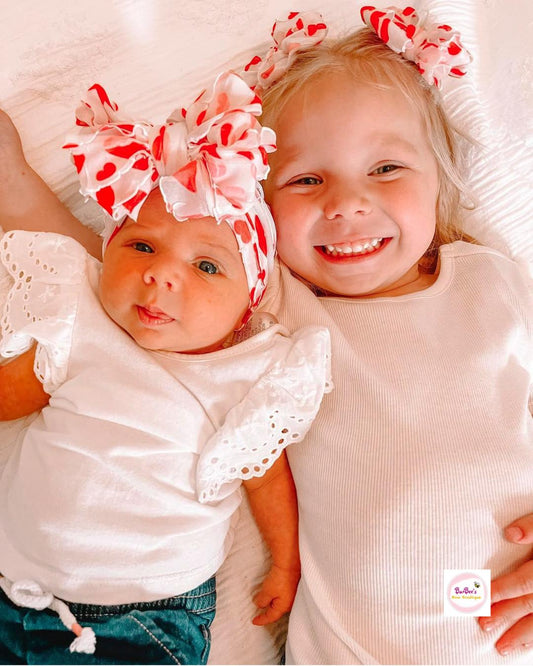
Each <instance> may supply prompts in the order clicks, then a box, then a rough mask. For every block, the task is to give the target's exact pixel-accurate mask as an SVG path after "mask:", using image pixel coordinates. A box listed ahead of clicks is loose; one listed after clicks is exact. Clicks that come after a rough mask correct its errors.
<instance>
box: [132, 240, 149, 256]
mask: <svg viewBox="0 0 533 666" xmlns="http://www.w3.org/2000/svg"><path fill="white" fill-rule="evenodd" d="M132 248H133V249H134V250H137V252H146V253H148V254H151V253H152V252H153V251H154V250H153V248H151V247H150V246H149V245H148V244H147V243H142V242H137V243H132Z"/></svg>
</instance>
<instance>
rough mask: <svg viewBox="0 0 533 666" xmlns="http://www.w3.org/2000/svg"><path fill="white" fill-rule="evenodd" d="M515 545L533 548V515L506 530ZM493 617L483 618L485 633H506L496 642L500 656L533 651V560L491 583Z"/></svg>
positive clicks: (521, 519)
mask: <svg viewBox="0 0 533 666" xmlns="http://www.w3.org/2000/svg"><path fill="white" fill-rule="evenodd" d="M505 536H506V538H507V539H508V540H509V541H513V542H514V543H531V544H533V514H529V515H527V516H523V517H522V518H519V519H518V520H515V521H514V522H513V523H511V524H510V525H508V526H507V527H506V528H505ZM491 599H492V607H491V617H480V618H479V624H480V626H481V628H482V629H483V630H484V631H503V630H504V629H506V631H505V632H504V633H503V634H502V635H501V636H500V637H499V638H498V640H497V641H496V649H497V650H498V652H499V653H500V654H508V653H510V652H512V651H513V650H524V649H533V559H531V560H528V561H527V562H525V563H524V564H522V565H521V566H519V567H518V568H517V569H515V571H513V572H511V573H510V574H506V575H504V576H499V577H498V578H495V579H494V580H493V581H492V583H491Z"/></svg>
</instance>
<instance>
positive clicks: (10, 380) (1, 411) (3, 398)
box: [0, 347, 50, 421]
mask: <svg viewBox="0 0 533 666" xmlns="http://www.w3.org/2000/svg"><path fill="white" fill-rule="evenodd" d="M34 361H35V347H33V348H32V349H29V350H28V351H27V352H24V353H23V354H21V355H20V356H17V357H16V358H14V359H13V360H12V361H9V362H8V363H6V364H4V365H0V421H11V420H13V419H19V418H21V417H22V416H28V415H29V414H31V413H33V412H34V411H36V410H37V409H42V408H43V407H44V406H45V405H47V404H48V401H49V400H50V396H49V395H48V393H46V392H45V390H44V389H43V385H42V384H41V382H40V381H39V380H38V379H37V377H36V376H35V373H34V371H33V364H34Z"/></svg>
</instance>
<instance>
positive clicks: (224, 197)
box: [63, 72, 276, 323]
mask: <svg viewBox="0 0 533 666" xmlns="http://www.w3.org/2000/svg"><path fill="white" fill-rule="evenodd" d="M260 114H261V102H260V100H259V98H258V97H257V95H256V94H255V93H254V92H253V91H252V90H250V88H249V87H248V86H247V85H246V83H245V82H244V81H243V80H242V79H241V78H240V77H239V76H237V75H236V74H234V73H232V72H225V73H223V74H220V75H219V76H218V77H217V78H216V80H215V82H214V84H213V85H212V87H211V88H210V89H208V90H204V91H203V92H202V94H201V95H200V96H199V97H197V98H196V100H195V101H194V102H193V103H192V104H191V106H189V107H188V108H187V109H179V110H178V111H175V112H173V113H172V114H171V116H170V117H169V119H168V120H167V121H166V122H165V123H163V124H162V125H153V124H152V123H149V122H146V121H138V120H131V119H130V118H128V117H127V116H126V115H124V114H123V113H120V112H119V108H118V105H117V104H116V103H114V102H112V101H110V99H109V97H108V95H107V93H106V91H105V90H104V89H103V88H102V86H100V85H98V84H95V85H93V86H92V87H91V88H89V90H88V91H87V95H86V99H85V100H83V103H82V105H81V106H80V107H79V108H78V109H77V110H76V125H77V126H78V129H77V131H76V132H75V133H74V134H72V135H71V136H70V137H69V138H68V140H67V143H65V145H64V146H63V148H66V149H67V150H69V151H70V153H71V155H72V159H73V162H74V165H75V167H76V170H77V172H78V177H79V179H80V183H81V187H80V192H81V193H82V194H83V195H85V196H86V197H91V198H93V199H94V200H95V201H97V202H98V204H100V206H101V207H102V208H103V209H104V210H105V211H106V212H107V213H108V214H109V216H110V219H109V220H108V221H107V223H106V225H105V230H104V244H106V243H107V242H108V241H109V239H110V238H111V236H112V234H113V233H114V232H115V230H116V229H117V228H119V227H120V226H121V225H122V223H123V221H124V219H125V217H126V216H129V217H131V218H132V219H134V220H136V219H137V215H138V213H139V210H140V208H141V206H142V205H143V203H144V202H145V201H146V199H147V197H148V195H149V193H150V191H151V190H152V189H153V188H154V187H157V186H159V188H160V190H161V194H162V196H163V199H164V200H165V203H166V206H167V210H168V211H169V212H170V213H172V214H173V215H174V217H175V218H176V219H177V220H180V221H182V220H187V219H194V218H201V217H207V216H211V217H214V218H215V219H216V220H217V222H219V223H220V222H227V224H229V226H230V227H231V229H232V231H233V233H234V234H235V237H236V239H237V244H238V247H239V251H240V253H241V257H242V261H243V264H244V268H245V272H246V277H247V281H248V287H249V290H250V308H249V312H248V315H247V316H246V317H245V320H246V319H247V318H249V316H250V315H251V313H252V311H253V309H254V308H255V307H257V305H258V304H259V301H260V300H261V297H262V295H263V293H264V290H265V287H266V281H267V278H268V275H269V273H270V272H271V270H272V266H273V261H274V248H275V241H276V231H275V227H274V222H273V220H272V216H271V214H270V210H269V208H268V206H267V204H266V203H265V202H264V201H263V196H262V190H261V187H260V185H259V184H258V181H259V180H262V179H264V178H266V176H267V174H268V170H269V168H268V163H267V153H269V152H273V151H274V150H275V138H276V137H275V134H274V132H273V131H272V130H271V129H269V128H266V127H262V126H261V125H260V123H259V121H258V120H257V118H256V116H259V115H260ZM243 323H244V322H243Z"/></svg>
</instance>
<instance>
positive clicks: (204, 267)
mask: <svg viewBox="0 0 533 666" xmlns="http://www.w3.org/2000/svg"><path fill="white" fill-rule="evenodd" d="M198 268H199V269H200V270H201V271H204V273H209V274H210V275H214V274H215V273H218V268H217V267H216V266H215V264H214V263H213V262H211V261H205V260H204V261H201V262H200V263H199V264H198Z"/></svg>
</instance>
